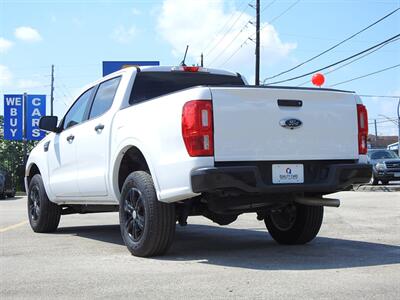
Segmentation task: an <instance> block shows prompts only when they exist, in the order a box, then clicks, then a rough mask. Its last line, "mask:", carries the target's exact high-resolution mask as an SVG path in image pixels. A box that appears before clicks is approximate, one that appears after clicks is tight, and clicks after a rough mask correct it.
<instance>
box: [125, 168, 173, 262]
mask: <svg viewBox="0 0 400 300" xmlns="http://www.w3.org/2000/svg"><path fill="white" fill-rule="evenodd" d="M119 220H120V228H121V235H122V239H123V240H124V242H125V245H126V246H127V247H128V250H129V251H130V252H131V253H132V254H133V255H135V256H141V257H150V256H157V255H163V254H164V253H166V252H167V250H168V249H169V247H170V246H171V243H172V241H173V238H174V234H175V225H176V217H175V206H174V205H173V204H167V203H162V202H160V201H158V199H157V195H156V191H155V188H154V184H153V180H152V178H151V176H150V175H149V174H148V173H146V172H144V171H136V172H133V173H131V174H129V176H128V177H127V178H126V180H125V182H124V185H123V186H122V191H121V199H120V205H119Z"/></svg>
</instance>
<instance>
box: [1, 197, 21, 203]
mask: <svg viewBox="0 0 400 300" xmlns="http://www.w3.org/2000/svg"><path fill="white" fill-rule="evenodd" d="M22 198H24V197H23V196H15V197H11V198H10V197H7V198H4V199H0V201H1V202H7V201H15V200H21V199H22Z"/></svg>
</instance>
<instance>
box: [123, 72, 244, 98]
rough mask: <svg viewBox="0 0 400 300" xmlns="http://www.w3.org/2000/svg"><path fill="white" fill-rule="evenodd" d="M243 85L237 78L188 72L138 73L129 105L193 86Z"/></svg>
mask: <svg viewBox="0 0 400 300" xmlns="http://www.w3.org/2000/svg"><path fill="white" fill-rule="evenodd" d="M198 85H207V86H232V85H238V86H243V85H245V84H244V82H243V80H242V79H241V78H240V77H239V76H229V75H217V74H209V73H201V72H198V73H189V72H139V73H138V74H137V75H136V79H135V83H134V84H133V89H132V93H131V96H130V99H129V104H134V103H139V102H142V101H146V100H148V99H151V98H155V97H158V96H162V95H165V94H169V93H173V92H176V91H180V90H184V89H187V88H190V87H193V86H198Z"/></svg>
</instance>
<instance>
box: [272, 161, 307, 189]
mask: <svg viewBox="0 0 400 300" xmlns="http://www.w3.org/2000/svg"><path fill="white" fill-rule="evenodd" d="M303 182H304V166H303V165H302V164H273V165H272V183H274V184H284V183H303Z"/></svg>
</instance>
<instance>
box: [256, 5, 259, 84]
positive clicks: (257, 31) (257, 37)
mask: <svg viewBox="0 0 400 300" xmlns="http://www.w3.org/2000/svg"><path fill="white" fill-rule="evenodd" d="M255 85H260V0H256V82H255Z"/></svg>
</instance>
